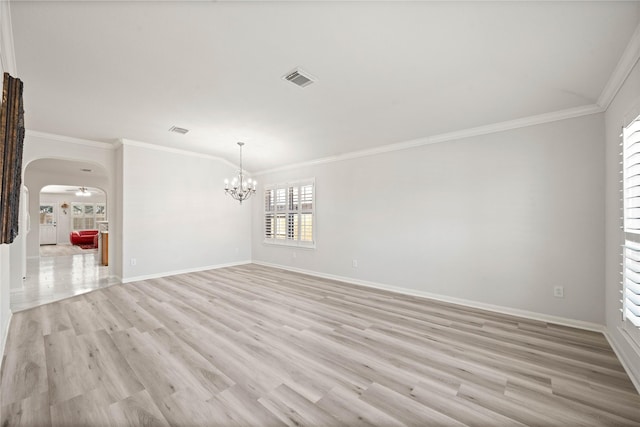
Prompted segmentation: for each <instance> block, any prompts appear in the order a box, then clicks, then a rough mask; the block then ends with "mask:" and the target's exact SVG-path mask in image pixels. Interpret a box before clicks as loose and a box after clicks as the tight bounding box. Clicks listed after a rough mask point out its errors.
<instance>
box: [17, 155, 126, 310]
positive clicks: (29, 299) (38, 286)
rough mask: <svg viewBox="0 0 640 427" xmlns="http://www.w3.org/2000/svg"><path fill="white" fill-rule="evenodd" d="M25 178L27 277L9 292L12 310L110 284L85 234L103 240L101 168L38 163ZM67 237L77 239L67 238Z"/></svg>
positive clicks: (61, 162)
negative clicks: (92, 233)
mask: <svg viewBox="0 0 640 427" xmlns="http://www.w3.org/2000/svg"><path fill="white" fill-rule="evenodd" d="M24 177H25V179H24V182H25V184H26V186H27V188H28V189H29V193H28V194H29V200H28V208H27V209H28V220H27V223H28V224H29V225H28V227H27V228H28V231H27V236H26V274H25V278H24V280H23V286H22V287H21V288H20V289H12V291H11V300H10V306H11V310H12V311H18V310H23V309H27V308H31V307H34V306H37V305H41V304H46V303H48V302H52V301H57V300H60V299H64V298H67V297H70V296H73V295H78V294H80V293H84V292H88V291H90V290H93V289H97V288H100V287H104V286H108V285H109V284H111V283H115V282H116V281H115V279H113V278H110V275H109V267H108V265H106V264H108V263H105V262H104V260H103V257H102V254H101V253H100V251H99V249H102V248H103V245H98V247H95V242H94V238H93V236H88V233H89V231H95V232H96V233H97V236H98V237H97V238H96V239H95V240H97V241H99V242H102V236H103V235H104V233H101V232H108V220H109V218H108V215H107V212H108V209H107V192H106V191H105V190H104V189H105V188H108V178H107V172H106V170H104V168H102V167H101V166H99V165H95V164H92V163H88V162H81V161H72V160H61V159H38V160H35V161H33V162H31V163H30V164H29V165H28V166H27V167H26V169H25V175H24ZM83 192H84V193H83ZM74 232H75V233H74ZM71 233H74V236H76V235H80V234H82V239H78V241H76V239H75V237H74V238H73V239H72V236H71ZM72 240H73V241H72ZM105 241H106V239H105ZM74 243H75V244H74Z"/></svg>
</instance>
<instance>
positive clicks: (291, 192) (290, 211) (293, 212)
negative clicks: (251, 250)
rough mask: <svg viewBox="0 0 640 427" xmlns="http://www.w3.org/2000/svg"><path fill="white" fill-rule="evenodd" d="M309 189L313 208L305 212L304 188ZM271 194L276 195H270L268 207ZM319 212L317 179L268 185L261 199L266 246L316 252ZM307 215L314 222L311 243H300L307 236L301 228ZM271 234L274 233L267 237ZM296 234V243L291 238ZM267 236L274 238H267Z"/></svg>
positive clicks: (263, 233) (307, 241)
mask: <svg viewBox="0 0 640 427" xmlns="http://www.w3.org/2000/svg"><path fill="white" fill-rule="evenodd" d="M308 186H311V203H310V205H311V206H310V207H307V208H303V203H302V200H301V196H302V188H303V187H308ZM296 190H297V191H296ZM270 192H273V193H271V197H270V198H269V201H270V203H269V202H268V200H267V197H268V195H269V193H270ZM294 201H295V202H294ZM268 206H270V207H271V209H268ZM316 209H317V194H316V183H315V178H307V179H302V180H296V181H288V182H281V183H277V184H268V185H265V186H264V189H263V197H262V210H263V215H262V236H263V243H264V244H267V245H274V246H290V247H297V248H308V249H315V247H316V233H317V222H316ZM308 215H310V218H311V226H310V227H311V240H310V241H309V240H302V239H301V237H302V236H303V235H304V234H305V233H303V232H301V227H303V225H302V224H303V223H304V222H305V221H303V217H305V218H306V217H307V216H308ZM270 216H271V219H270ZM268 230H271V231H270V232H269V233H268ZM294 230H295V231H294ZM294 233H297V238H296V239H293V238H292V235H294ZM268 235H271V236H273V237H267V236H268Z"/></svg>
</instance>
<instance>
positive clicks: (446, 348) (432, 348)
mask: <svg viewBox="0 0 640 427" xmlns="http://www.w3.org/2000/svg"><path fill="white" fill-rule="evenodd" d="M0 391H1V393H2V395H1V410H2V420H1V423H0V425H2V426H5V425H30V426H31V425H55V426H71V425H83V426H89V425H100V426H102V425H116V426H121V425H122V426H124V425H130V426H142V425H146V426H166V425H174V426H182V425H184V426H186V425H190V426H197V425H203V426H204V425H207V426H212V425H232V426H240V425H255V426H261V425H265V426H272V425H273V426H277V425H291V426H293V425H296V426H300V425H309V426H334V425H345V426H358V425H380V426H396V425H397V426H400V425H409V426H432V425H442V426H460V425H469V426H493V425H501V426H518V425H534V426H554V425H558V426H560V425H562V426H606V425H610V426H624V425H640V396H639V395H638V394H637V392H636V391H635V389H634V388H633V385H632V384H631V382H630V380H629V378H628V376H627V375H626V374H625V372H624V370H623V368H622V367H621V365H620V363H619V361H618V360H617V359H616V356H615V355H614V353H613V351H612V350H611V348H610V347H609V345H608V343H607V341H606V340H605V338H604V337H603V336H602V334H599V333H595V332H588V331H583V330H577V329H572V328H568V327H563V326H558V325H552V324H546V323H543V322H538V321H532V320H526V319H522V318H516V317H511V316H507V315H501V314H496V313H490V312H484V311H481V310H476V309H470V308H466V307H461V306H456V305H452V304H446V303H440V302H436V301H431V300H427V299H420V298H414V297H409V296H404V295H399V294H393V293H389V292H384V291H377V290H371V289H366V288H361V287H357V286H352V285H347V284H342V283H339V282H333V281H329V280H323V279H318V278H313V277H309V276H305V275H301V274H296V273H290V272H285V271H281V270H277V269H272V268H267V267H262V266H258V265H254V264H249V265H245V266H239V267H232V268H224V269H219V270H211V271H205V272H198V273H190V274H184V275H179V276H173V277H168V278H161V279H154V280H147V281H141V282H135V283H129V284H124V285H114V286H111V287H108V288H104V289H99V290H96V291H93V292H90V293H87V294H85V295H81V296H76V297H73V298H69V299H66V300H63V301H60V302H56V303H52V304H48V305H45V306H41V307H37V308H34V309H30V310H26V311H23V312H19V313H16V314H14V316H13V319H12V322H11V326H10V331H9V338H8V343H7V347H6V351H5V355H4V357H3V360H2V373H1V383H0Z"/></svg>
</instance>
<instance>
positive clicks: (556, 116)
mask: <svg viewBox="0 0 640 427" xmlns="http://www.w3.org/2000/svg"><path fill="white" fill-rule="evenodd" d="M603 111H604V109H603V108H601V107H600V106H598V105H596V104H591V105H584V106H581V107H575V108H568V109H566V110H560V111H554V112H552V113H545V114H539V115H537V116H530V117H524V118H521V119H515V120H509V121H506V122H499V123H493V124H490V125H486V126H478V127H474V128H469V129H463V130H460V131H455V132H449V133H443V134H440V135H434V136H428V137H425V138H418V139H413V140H409V141H405V142H399V143H396V144H388V145H383V146H381V147H375V148H371V149H367V150H360V151H352V152H349V153H344V154H339V155H337V156H330V157H323V158H321V159H316V160H310V161H308V162H302V163H294V164H290V165H285V166H281V167H277V168H273V169H267V170H262V171H258V172H255V173H254V174H253V175H254V176H259V175H264V174H268V173H273V172H281V171H285V170H290V169H298V168H306V167H310V166H316V165H322V164H325V163H332V162H340V161H343V160H349V159H356V158H359V157H367V156H374V155H376V154H382V153H388V152H392V151H400V150H407V149H410V148H416V147H421V146H423V145H429V144H438V143H441V142H448V141H455V140H459V139H464V138H471V137H474V136H481V135H487V134H491V133H497V132H504V131H507V130H512V129H519V128H524V127H528V126H535V125H540V124H544V123H551V122H556V121H560V120H567V119H573V118H576V117H582V116H588V115H591V114H598V113H602V112H603Z"/></svg>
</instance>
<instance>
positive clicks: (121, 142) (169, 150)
mask: <svg viewBox="0 0 640 427" xmlns="http://www.w3.org/2000/svg"><path fill="white" fill-rule="evenodd" d="M120 145H123V146H131V147H140V148H145V149H147V150H156V151H164V152H166V153H173V154H182V155H183V156H193V157H200V158H203V159H209V160H217V161H219V162H222V163H225V164H227V165H229V166H231V167H233V168H238V167H239V166H238V165H236V164H233V163H232V162H230V161H229V160H227V159H223V158H222V157H217V156H213V155H211V154H204V153H198V152H196V151H189V150H183V149H181V148H172V147H166V146H164V145H156V144H150V143H148V142H141V141H134V140H132V139H124V138H122V139H119V140H118V142H117V147H119V146H120ZM245 171H246V170H245Z"/></svg>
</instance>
